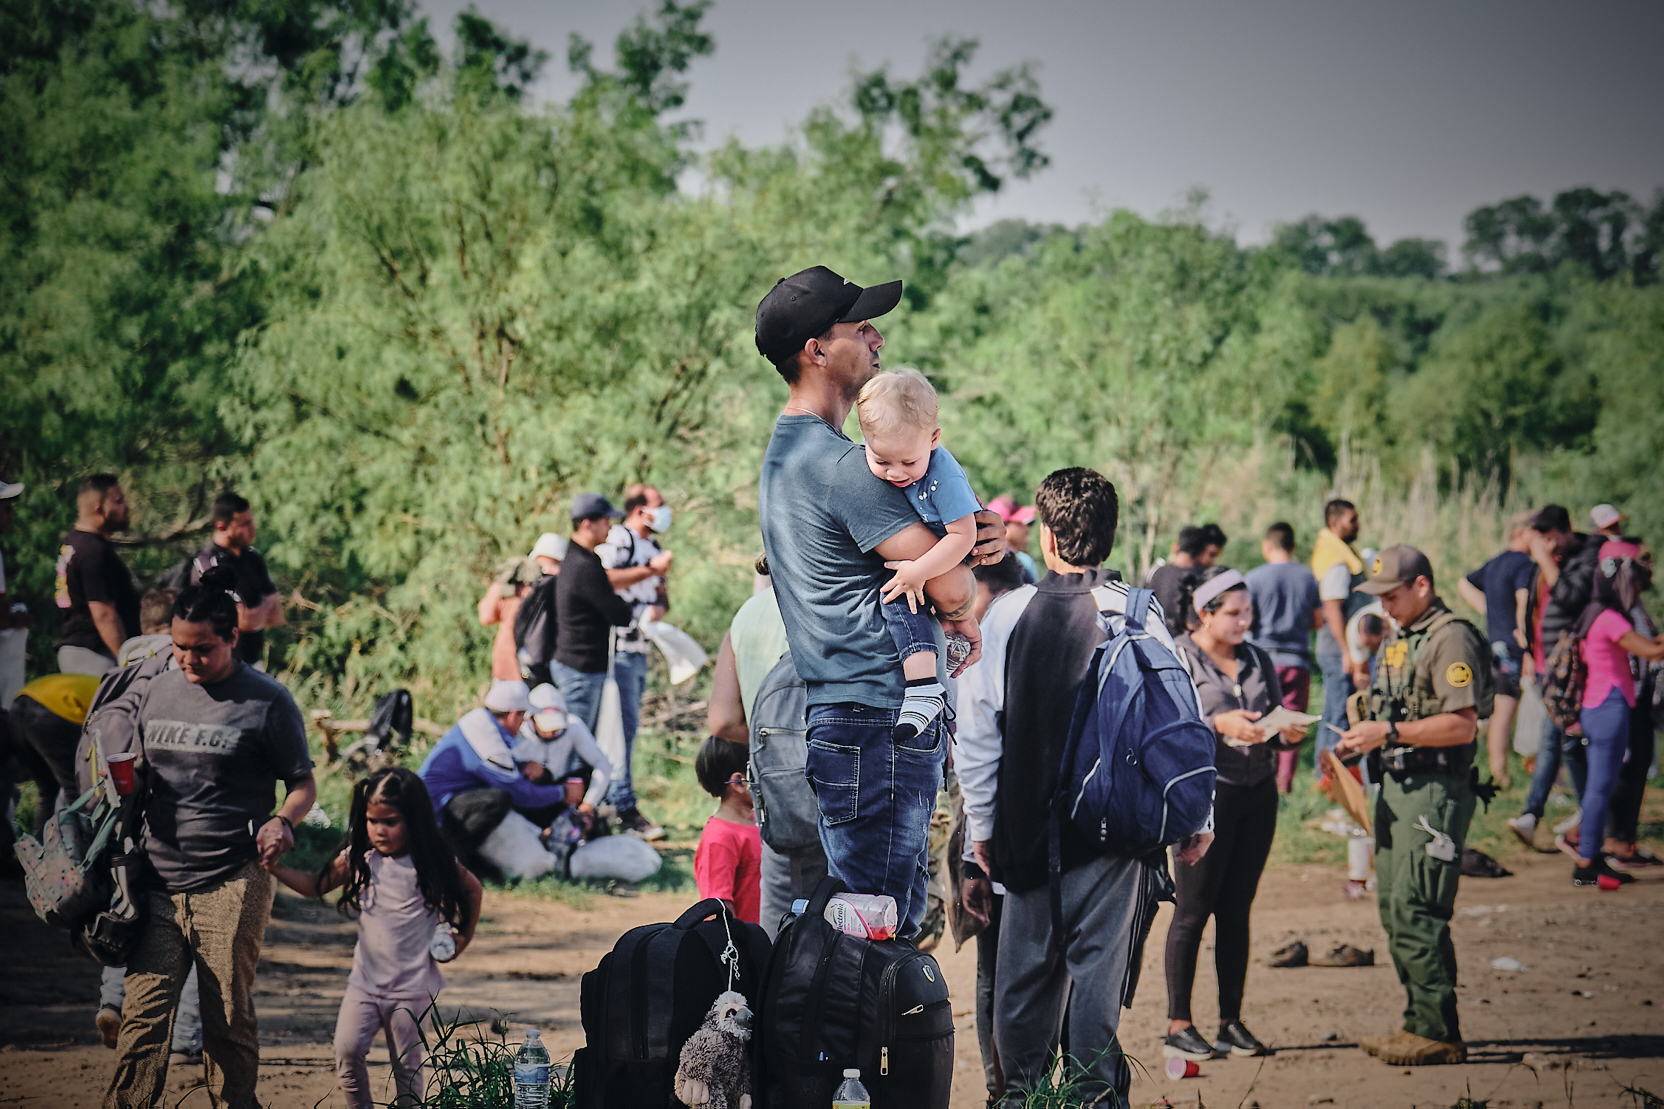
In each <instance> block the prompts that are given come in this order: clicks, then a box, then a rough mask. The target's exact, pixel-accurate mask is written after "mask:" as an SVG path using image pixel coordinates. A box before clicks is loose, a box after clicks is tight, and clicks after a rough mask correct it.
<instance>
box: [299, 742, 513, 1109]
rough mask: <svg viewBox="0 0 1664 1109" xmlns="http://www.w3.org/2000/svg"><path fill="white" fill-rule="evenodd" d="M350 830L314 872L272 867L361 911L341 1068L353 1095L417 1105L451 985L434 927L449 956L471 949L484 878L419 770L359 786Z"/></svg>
mask: <svg viewBox="0 0 1664 1109" xmlns="http://www.w3.org/2000/svg"><path fill="white" fill-rule="evenodd" d="M347 836H348V840H347V845H346V846H345V847H343V848H342V849H341V853H340V854H338V855H336V856H335V858H333V859H331V860H330V861H329V862H328V863H326V864H324V867H323V869H322V870H320V871H318V873H316V874H308V873H306V872H305V871H303V870H296V869H295V868H294V867H291V866H282V865H280V864H277V863H272V864H269V865H268V867H267V869H268V870H270V871H271V872H272V874H273V875H275V876H276V877H277V879H278V881H280V882H282V883H283V884H284V885H286V886H288V887H289V888H290V889H292V890H294V891H295V892H296V893H298V894H300V895H301V896H302V897H318V898H321V897H323V896H324V895H325V894H327V893H329V891H330V890H333V889H339V890H340V891H341V898H340V900H339V901H337V902H336V908H337V909H339V910H340V912H341V915H342V916H344V917H348V918H349V919H350V918H352V917H354V916H356V917H357V918H358V943H357V944H356V945H354V947H353V950H352V973H351V974H350V975H349V976H348V977H347V988H346V991H345V993H344V994H343V995H342V997H341V1012H340V1015H339V1016H338V1017H337V1018H336V1020H335V1075H336V1078H337V1079H339V1081H340V1083H341V1092H342V1093H343V1094H345V1095H346V1100H347V1104H348V1105H349V1106H351V1107H352V1109H370V1107H371V1106H374V1105H378V1104H391V1105H394V1106H407V1105H414V1104H416V1103H417V1102H418V1101H419V1100H420V1099H421V1097H422V1094H423V1092H424V1091H423V1089H422V1036H421V1031H420V1028H419V1024H420V1021H421V1019H422V1017H423V1015H424V1014H425V1013H426V1012H427V1009H428V1006H430V1005H433V1004H435V1003H436V1002H437V1001H438V998H439V991H440V990H442V989H444V988H445V976H444V975H443V974H441V973H440V971H439V962H440V960H439V959H438V958H436V957H435V955H434V953H433V943H434V939H435V932H436V931H437V930H438V928H439V926H440V925H441V923H443V924H445V925H447V926H448V927H449V930H450V932H451V939H452V943H453V945H454V951H452V952H451V954H450V955H449V956H448V957H447V958H446V959H444V960H443V961H445V962H449V961H450V960H451V959H454V958H456V956H458V955H460V954H462V953H463V952H464V951H465V950H467V948H468V944H469V943H470V942H472V941H473V938H474V928H475V926H476V925H478V924H479V920H480V901H481V896H482V891H481V888H480V882H479V879H478V878H475V877H474V875H473V874H471V873H469V871H468V869H467V868H466V867H464V866H463V865H462V864H461V863H459V862H457V860H456V856H455V855H453V854H452V853H451V849H450V847H449V846H448V845H447V844H446V843H445V840H444V837H443V836H441V835H440V834H439V826H438V825H437V824H436V823H434V819H433V801H432V800H431V799H430V798H429V797H428V791H427V788H426V787H425V786H423V785H422V779H420V778H418V777H417V776H416V775H415V774H412V773H411V772H410V771H408V770H406V769H405V768H404V767H402V766H394V767H386V768H384V769H381V770H377V771H376V772H374V773H373V774H371V775H370V776H369V777H368V778H365V779H363V780H361V781H359V782H358V783H357V784H356V785H354V786H353V790H352V810H351V815H350V816H349V817H348V818H347ZM378 1031H379V1032H381V1033H382V1034H383V1036H384V1037H385V1038H386V1041H387V1058H388V1062H389V1064H390V1065H391V1068H392V1071H393V1091H394V1093H393V1097H392V1098H391V1099H390V1100H388V1101H381V1100H379V1099H377V1098H376V1097H374V1096H373V1094H372V1091H371V1089H370V1069H369V1066H368V1065H367V1064H366V1061H365V1056H366V1055H368V1054H369V1051H370V1045H371V1044H373V1043H374V1042H375V1038H376V1033H377V1032H378Z"/></svg>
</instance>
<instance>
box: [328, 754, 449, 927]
mask: <svg viewBox="0 0 1664 1109" xmlns="http://www.w3.org/2000/svg"><path fill="white" fill-rule="evenodd" d="M372 799H373V800H376V801H380V802H382V803H383V804H386V805H392V806H393V807H394V808H395V809H398V810H399V812H400V813H401V814H402V815H403V816H404V826H405V842H406V844H407V845H408V846H409V848H410V861H411V862H413V863H415V864H416V885H417V888H419V889H420V890H421V891H422V903H423V904H425V905H426V906H427V907H428V908H429V909H431V910H432V911H434V912H437V913H438V914H439V916H440V917H441V918H442V919H444V920H446V921H448V922H450V923H451V924H455V925H458V926H460V925H461V924H462V878H461V877H460V876H459V875H458V874H457V862H456V855H454V854H453V853H452V852H451V848H450V845H449V844H447V843H446V842H445V839H444V837H443V836H441V835H440V834H439V824H438V822H436V821H435V820H434V819H433V801H432V799H431V798H430V797H429V795H428V787H427V786H426V785H424V784H423V782H422V779H420V778H418V777H417V776H416V775H415V774H414V773H413V772H411V771H409V770H406V769H405V768H404V767H402V766H388V767H383V768H382V769H380V770H377V771H376V772H375V773H373V774H371V775H370V776H369V777H368V778H365V779H363V780H361V781H360V782H359V783H358V784H357V785H355V786H353V787H352V816H351V817H349V818H348V820H347V827H348V829H349V831H348V837H349V838H348V850H347V881H346V885H344V886H343V887H342V888H341V901H340V904H339V905H338V906H337V907H338V908H339V909H340V910H341V915H342V916H349V915H352V914H356V913H357V912H359V910H360V908H361V906H360V900H361V898H362V897H363V895H364V889H365V887H367V886H368V885H369V884H370V864H369V862H368V859H367V856H368V855H369V853H370V852H371V851H373V850H375V848H373V847H371V846H370V832H369V825H368V820H367V818H368V814H369V809H370V801H371V800H372Z"/></svg>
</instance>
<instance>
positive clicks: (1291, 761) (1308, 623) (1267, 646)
mask: <svg viewBox="0 0 1664 1109" xmlns="http://www.w3.org/2000/svg"><path fill="white" fill-rule="evenodd" d="M1260 555H1261V556H1262V557H1263V558H1264V559H1265V564H1264V565H1263V566H1256V567H1254V568H1253V569H1252V570H1250V571H1248V574H1247V582H1248V593H1249V596H1250V597H1251V598H1252V599H1253V620H1254V626H1253V630H1252V633H1251V634H1250V635H1249V637H1248V638H1249V642H1251V643H1253V645H1254V646H1256V647H1258V648H1259V649H1260V650H1262V651H1264V652H1265V653H1266V654H1268V655H1270V656H1271V661H1272V662H1273V663H1275V664H1276V666H1277V682H1278V684H1279V685H1280V686H1281V687H1282V690H1283V696H1282V703H1283V705H1284V706H1285V707H1286V708H1289V709H1292V710H1294V711H1295V712H1305V711H1306V705H1307V704H1308V703H1310V701H1311V695H1312V652H1311V643H1312V631H1313V630H1314V629H1316V628H1320V627H1322V626H1323V598H1322V597H1320V596H1319V595H1318V592H1317V579H1316V578H1315V577H1313V576H1312V572H1311V569H1310V568H1309V567H1307V566H1306V565H1305V564H1303V563H1300V562H1296V561H1294V528H1293V526H1292V525H1290V524H1286V523H1283V522H1281V521H1279V522H1278V523H1275V524H1272V525H1271V526H1270V527H1268V528H1266V529H1265V537H1264V538H1263V539H1261V540H1260ZM1181 603H1182V602H1181ZM1297 755H1298V752H1297V751H1294V750H1285V751H1279V752H1277V789H1278V791H1279V792H1281V793H1287V792H1288V791H1289V790H1291V789H1293V788H1294V767H1295V760H1296V757H1297Z"/></svg>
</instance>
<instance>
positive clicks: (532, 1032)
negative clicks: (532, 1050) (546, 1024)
mask: <svg viewBox="0 0 1664 1109" xmlns="http://www.w3.org/2000/svg"><path fill="white" fill-rule="evenodd" d="M541 1035H542V1033H541V1032H539V1031H538V1030H537V1029H535V1028H528V1029H526V1039H528V1040H535V1039H537V1038H538V1037H539V1036H541Z"/></svg>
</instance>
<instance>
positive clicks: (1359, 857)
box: [1346, 836, 1375, 882]
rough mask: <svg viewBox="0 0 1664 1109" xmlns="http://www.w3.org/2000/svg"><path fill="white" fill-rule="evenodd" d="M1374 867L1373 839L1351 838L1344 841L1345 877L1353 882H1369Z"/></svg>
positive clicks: (1370, 837) (1368, 837) (1371, 837)
mask: <svg viewBox="0 0 1664 1109" xmlns="http://www.w3.org/2000/svg"><path fill="white" fill-rule="evenodd" d="M1374 866H1375V837H1374V836H1353V837H1352V838H1351V839H1349V840H1347V841H1346V877H1347V878H1348V879H1350V880H1351V881H1354V882H1367V881H1369V872H1370V871H1371V870H1372V869H1373V868H1374Z"/></svg>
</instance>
